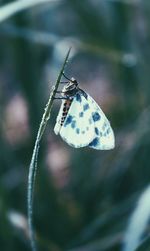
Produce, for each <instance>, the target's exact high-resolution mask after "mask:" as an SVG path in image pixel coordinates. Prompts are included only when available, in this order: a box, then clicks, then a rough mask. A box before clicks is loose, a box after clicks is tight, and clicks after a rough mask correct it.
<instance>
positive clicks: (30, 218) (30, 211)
mask: <svg viewBox="0 0 150 251" xmlns="http://www.w3.org/2000/svg"><path fill="white" fill-rule="evenodd" d="M70 50H71V48H70V49H69V50H68V52H67V55H66V58H65V60H64V63H63V65H62V68H61V70H60V73H59V75H58V78H57V81H56V83H55V85H54V86H53V87H52V90H51V93H50V96H49V99H48V102H47V104H46V107H45V111H44V114H43V117H42V120H41V123H40V126H39V130H38V133H37V137H36V141H35V145H34V149H33V153H32V158H31V163H30V167H29V175H28V188H27V211H28V227H29V235H30V241H31V248H32V250H33V251H37V245H36V240H35V234H34V228H33V194H34V184H35V177H36V170H37V159H38V153H39V147H40V141H41V138H42V135H43V133H44V131H45V128H46V125H47V122H48V120H49V119H50V113H51V109H52V105H53V101H54V98H53V97H54V96H55V94H56V91H57V89H58V86H59V83H60V80H61V77H62V74H63V72H64V69H65V66H66V64H67V62H68V58H69V54H70Z"/></svg>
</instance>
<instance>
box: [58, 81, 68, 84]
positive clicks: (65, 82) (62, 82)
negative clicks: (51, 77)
mask: <svg viewBox="0 0 150 251" xmlns="http://www.w3.org/2000/svg"><path fill="white" fill-rule="evenodd" d="M67 83H68V81H61V82H60V84H67Z"/></svg>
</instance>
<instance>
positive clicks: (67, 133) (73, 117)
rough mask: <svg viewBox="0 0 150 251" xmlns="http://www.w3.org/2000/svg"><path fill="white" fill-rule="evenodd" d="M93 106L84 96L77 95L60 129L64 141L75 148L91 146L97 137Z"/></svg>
mask: <svg viewBox="0 0 150 251" xmlns="http://www.w3.org/2000/svg"><path fill="white" fill-rule="evenodd" d="M91 105H92V104H88V101H87V99H86V98H85V97H84V96H83V95H82V94H80V93H77V94H76V96H75V97H74V98H73V101H72V103H71V106H70V108H69V111H68V113H67V116H66V118H65V121H64V123H63V125H62V126H61V128H60V131H59V134H60V136H61V137H62V139H63V140H64V141H66V142H67V143H68V144H69V145H71V146H73V147H75V148H79V147H84V146H87V145H89V143H90V142H91V141H92V140H93V139H94V137H95V131H94V121H93V120H92V119H91V107H90V106H91Z"/></svg>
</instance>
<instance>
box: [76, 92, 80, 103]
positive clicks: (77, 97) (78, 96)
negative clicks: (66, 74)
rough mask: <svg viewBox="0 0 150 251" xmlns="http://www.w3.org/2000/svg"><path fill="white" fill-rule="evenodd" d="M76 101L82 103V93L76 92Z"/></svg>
mask: <svg viewBox="0 0 150 251" xmlns="http://www.w3.org/2000/svg"><path fill="white" fill-rule="evenodd" d="M76 101H78V102H80V103H81V95H80V94H79V93H77V94H76Z"/></svg>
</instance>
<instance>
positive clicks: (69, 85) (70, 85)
mask: <svg viewBox="0 0 150 251" xmlns="http://www.w3.org/2000/svg"><path fill="white" fill-rule="evenodd" d="M77 87H78V82H77V80H76V79H75V78H71V79H70V81H69V82H68V83H67V84H66V85H65V90H66V91H71V90H74V89H76V88H77Z"/></svg>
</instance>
